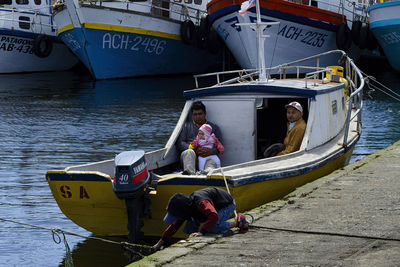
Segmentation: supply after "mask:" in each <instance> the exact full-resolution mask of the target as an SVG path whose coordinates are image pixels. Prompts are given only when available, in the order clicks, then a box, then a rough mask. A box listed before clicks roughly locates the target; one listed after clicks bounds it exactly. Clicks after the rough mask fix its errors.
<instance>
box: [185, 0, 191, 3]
mask: <svg viewBox="0 0 400 267" xmlns="http://www.w3.org/2000/svg"><path fill="white" fill-rule="evenodd" d="M185 3H186V4H191V3H193V0H185Z"/></svg>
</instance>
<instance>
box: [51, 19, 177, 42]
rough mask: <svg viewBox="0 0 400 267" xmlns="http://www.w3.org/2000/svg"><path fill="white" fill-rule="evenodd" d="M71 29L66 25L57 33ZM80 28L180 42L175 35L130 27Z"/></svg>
mask: <svg viewBox="0 0 400 267" xmlns="http://www.w3.org/2000/svg"><path fill="white" fill-rule="evenodd" d="M73 28H74V26H73V25H72V24H68V25H66V26H63V27H61V28H59V29H58V31H57V33H58V34H61V33H62V32H65V31H69V30H72V29H73ZM82 28H86V29H94V30H104V31H114V32H126V33H136V34H142V35H150V36H155V37H162V38H167V39H173V40H181V37H180V36H179V35H176V34H171V33H165V32H159V31H151V30H144V29H139V28H130V27H124V26H115V25H107V24H99V23H90V22H85V23H83V25H82Z"/></svg>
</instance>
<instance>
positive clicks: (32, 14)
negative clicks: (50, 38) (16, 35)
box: [0, 0, 56, 35]
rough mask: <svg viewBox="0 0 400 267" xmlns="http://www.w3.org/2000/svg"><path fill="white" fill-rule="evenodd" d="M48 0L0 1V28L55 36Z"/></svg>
mask: <svg viewBox="0 0 400 267" xmlns="http://www.w3.org/2000/svg"><path fill="white" fill-rule="evenodd" d="M52 13H53V12H52V7H51V5H50V1H49V0H0V28H5V29H10V30H12V31H25V32H35V33H44V34H49V35H55V33H56V29H55V28H54V27H53V26H54V25H53V24H54V23H53V18H52V15H51V14H52Z"/></svg>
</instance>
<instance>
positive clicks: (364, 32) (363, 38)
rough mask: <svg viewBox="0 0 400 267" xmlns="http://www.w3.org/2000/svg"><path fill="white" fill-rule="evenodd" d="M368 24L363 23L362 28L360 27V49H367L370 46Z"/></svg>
mask: <svg viewBox="0 0 400 267" xmlns="http://www.w3.org/2000/svg"><path fill="white" fill-rule="evenodd" d="M368 31H369V29H368V24H367V23H362V25H361V28H360V39H359V45H358V47H360V49H365V48H367V46H368Z"/></svg>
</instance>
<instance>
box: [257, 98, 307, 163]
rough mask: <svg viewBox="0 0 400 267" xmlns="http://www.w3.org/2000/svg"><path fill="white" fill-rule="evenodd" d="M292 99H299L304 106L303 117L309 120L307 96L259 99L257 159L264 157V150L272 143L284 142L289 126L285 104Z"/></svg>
mask: <svg viewBox="0 0 400 267" xmlns="http://www.w3.org/2000/svg"><path fill="white" fill-rule="evenodd" d="M292 101H297V102H299V103H300V104H301V106H302V107H303V119H304V120H305V121H306V122H307V118H308V99H307V98H259V99H257V101H256V107H257V115H256V116H257V159H262V158H263V157H264V156H263V153H264V150H265V149H266V148H267V147H269V146H270V145H272V144H275V143H283V140H284V139H285V136H286V128H287V125H286V124H287V119H286V109H285V105H286V104H289V103H290V102H292Z"/></svg>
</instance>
